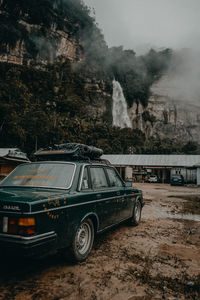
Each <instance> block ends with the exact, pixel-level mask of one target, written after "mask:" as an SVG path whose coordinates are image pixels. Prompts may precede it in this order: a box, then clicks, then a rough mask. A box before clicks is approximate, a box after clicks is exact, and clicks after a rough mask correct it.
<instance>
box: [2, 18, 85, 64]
mask: <svg viewBox="0 0 200 300" xmlns="http://www.w3.org/2000/svg"><path fill="white" fill-rule="evenodd" d="M20 24H22V25H23V26H24V28H26V30H27V32H28V33H29V35H30V36H31V40H32V43H33V44H34V47H35V48H36V49H37V55H36V57H34V56H32V55H31V54H30V53H29V52H28V49H27V47H26V44H25V42H24V41H23V40H22V41H20V40H18V41H17V42H16V45H15V47H14V48H11V47H9V46H8V45H7V49H6V50H7V51H6V52H4V53H1V54H0V61H1V62H7V63H14V64H18V65H34V66H40V67H42V66H45V65H47V64H48V63H54V62H56V61H65V60H66V58H67V59H68V60H70V61H72V62H77V61H79V60H80V58H81V50H80V49H81V47H80V42H79V41H78V39H77V38H75V37H69V35H68V34H67V32H64V31H61V30H55V29H54V28H53V26H51V28H50V29H49V30H48V34H45V35H43V36H42V35H40V34H39V32H40V31H41V30H42V29H43V28H42V26H40V25H32V24H28V23H26V22H24V21H21V22H20ZM33 32H34V33H35V34H34V35H33Z"/></svg>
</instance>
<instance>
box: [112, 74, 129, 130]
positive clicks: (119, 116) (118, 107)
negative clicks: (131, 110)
mask: <svg viewBox="0 0 200 300" xmlns="http://www.w3.org/2000/svg"><path fill="white" fill-rule="evenodd" d="M112 98H113V109H112V115H113V126H117V127H120V128H125V127H130V128H132V125H131V120H130V118H129V116H128V112H127V103H126V99H125V97H124V94H123V90H122V87H121V85H120V83H119V82H118V81H116V80H113V95H112Z"/></svg>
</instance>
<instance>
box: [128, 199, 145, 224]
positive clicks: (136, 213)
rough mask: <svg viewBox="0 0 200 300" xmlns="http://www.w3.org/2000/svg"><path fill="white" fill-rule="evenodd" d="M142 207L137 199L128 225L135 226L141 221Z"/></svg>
mask: <svg viewBox="0 0 200 300" xmlns="http://www.w3.org/2000/svg"><path fill="white" fill-rule="evenodd" d="M141 213H142V205H141V202H140V200H139V199H137V200H136V201H135V205H134V209H133V215H132V217H131V219H130V221H129V223H130V225H133V226H137V225H138V224H139V223H140V220H141Z"/></svg>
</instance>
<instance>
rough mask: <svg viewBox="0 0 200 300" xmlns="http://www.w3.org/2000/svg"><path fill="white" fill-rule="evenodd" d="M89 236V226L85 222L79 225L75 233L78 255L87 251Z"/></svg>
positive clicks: (90, 234) (89, 241)
mask: <svg viewBox="0 0 200 300" xmlns="http://www.w3.org/2000/svg"><path fill="white" fill-rule="evenodd" d="M91 236H92V233H91V228H90V225H89V224H88V223H86V222H85V223H83V224H81V226H80V227H79V229H78V231H77V233H76V249H77V250H78V252H79V253H80V254H82V255H83V254H85V253H86V252H87V251H88V249H89V247H90V243H91V238H92V237H91Z"/></svg>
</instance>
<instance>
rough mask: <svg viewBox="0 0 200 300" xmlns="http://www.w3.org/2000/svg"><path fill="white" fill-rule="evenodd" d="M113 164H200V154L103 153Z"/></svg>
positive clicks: (166, 165) (188, 165) (174, 165)
mask: <svg viewBox="0 0 200 300" xmlns="http://www.w3.org/2000/svg"><path fill="white" fill-rule="evenodd" d="M102 158H103V159H107V160H109V161H110V163H111V164H113V165H115V166H163V167H193V166H194V165H200V155H186V154H185V155H172V154H170V155H167V154H160V155H157V154H124V155H123V154H111V155H103V156H102Z"/></svg>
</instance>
